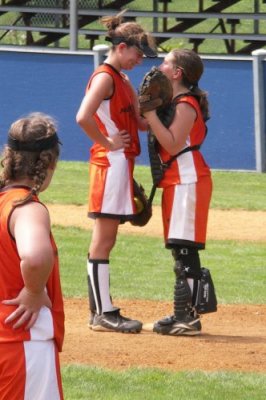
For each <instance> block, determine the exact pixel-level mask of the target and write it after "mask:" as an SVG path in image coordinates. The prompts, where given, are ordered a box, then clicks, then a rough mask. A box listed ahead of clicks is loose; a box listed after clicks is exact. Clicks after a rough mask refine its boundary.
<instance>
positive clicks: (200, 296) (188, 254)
mask: <svg viewBox="0 0 266 400" xmlns="http://www.w3.org/2000/svg"><path fill="white" fill-rule="evenodd" d="M172 255H173V257H174V259H175V260H176V264H175V267H174V271H175V274H176V275H177V282H178V281H179V278H180V277H181V276H182V277H183V280H185V281H187V279H193V281H194V283H193V290H192V289H191V290H192V299H191V306H192V308H193V309H194V310H195V311H196V312H197V314H207V313H211V312H215V311H217V299H216V295H215V289H214V284H213V281H212V278H211V273H210V271H209V270H208V269H207V268H202V267H201V265H200V258H199V254H198V249H195V248H173V249H172ZM178 268H179V269H178ZM180 271H181V272H180ZM182 274H183V275H182ZM177 289H178V290H180V283H179V285H177ZM177 289H176V288H175V301H176V302H177V305H178V306H179V308H180V300H179V298H178V291H177ZM183 290H184V289H183ZM185 300H186V301H187V303H188V297H187V298H185V296H184V298H183V301H185ZM181 303H182V302H181ZM177 305H175V307H176V306H177Z"/></svg>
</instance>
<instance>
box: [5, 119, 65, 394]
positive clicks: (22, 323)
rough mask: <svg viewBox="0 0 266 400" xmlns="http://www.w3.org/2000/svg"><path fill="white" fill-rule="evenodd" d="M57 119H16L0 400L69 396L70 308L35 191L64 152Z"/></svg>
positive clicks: (10, 156)
mask: <svg viewBox="0 0 266 400" xmlns="http://www.w3.org/2000/svg"><path fill="white" fill-rule="evenodd" d="M58 143H59V140H58V137H57V134H56V131H55V125H54V121H53V120H52V119H51V118H50V117H48V116H46V115H43V114H39V113H36V114H31V115H29V116H28V117H26V118H22V119H19V120H18V121H16V122H14V123H13V124H12V126H11V128H10V131H9V136H8V144H7V146H6V148H5V150H4V154H3V159H2V163H1V164H2V167H3V169H2V172H1V175H0V371H1V373H0V399H1V400H10V399H21V400H22V399H25V400H32V399H34V400H47V399H52V400H60V399H63V394H62V383H61V376H60V368H59V357H58V352H59V351H61V349H62V343H63V337H64V310H63V300H62V293H61V286H60V278H59V265H58V255H57V248H56V244H55V242H54V239H53V236H52V234H51V230H50V229H51V227H50V218H49V213H48V210H47V208H46V207H45V206H44V205H43V204H42V203H41V202H40V201H39V199H38V196H37V194H38V193H39V192H40V191H43V190H45V189H46V188H47V187H48V185H49V184H50V181H51V179H52V176H53V173H54V170H55V167H56V162H57V158H58V155H59V144H58Z"/></svg>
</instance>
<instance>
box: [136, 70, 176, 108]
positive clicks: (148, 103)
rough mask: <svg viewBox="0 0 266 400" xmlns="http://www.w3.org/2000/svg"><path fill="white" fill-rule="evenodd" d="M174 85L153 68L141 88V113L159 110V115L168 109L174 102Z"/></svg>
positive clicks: (145, 76)
mask: <svg viewBox="0 0 266 400" xmlns="http://www.w3.org/2000/svg"><path fill="white" fill-rule="evenodd" d="M172 97H173V88H172V84H171V82H170V81H169V79H168V78H167V76H166V75H164V74H163V73H162V72H161V71H160V70H159V69H158V68H157V67H152V68H151V70H150V71H149V72H147V73H146V74H145V75H144V78H143V81H142V82H141V84H140V87H139V96H138V99H139V107H140V113H141V114H143V113H144V112H147V111H151V110H158V112H159V113H161V112H162V110H163V109H165V108H167V107H168V106H169V104H170V103H171V101H172Z"/></svg>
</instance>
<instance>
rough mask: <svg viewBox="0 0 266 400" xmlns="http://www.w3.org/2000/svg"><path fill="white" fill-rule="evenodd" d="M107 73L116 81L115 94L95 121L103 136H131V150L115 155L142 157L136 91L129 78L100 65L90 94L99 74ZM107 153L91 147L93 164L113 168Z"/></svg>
mask: <svg viewBox="0 0 266 400" xmlns="http://www.w3.org/2000/svg"><path fill="white" fill-rule="evenodd" d="M103 72H105V73H107V74H109V75H111V77H112V79H113V94H112V96H111V97H110V98H108V99H106V100H103V101H102V103H101V104H100V106H99V108H98V110H97V112H96V114H95V115H94V119H95V121H96V124H97V126H98V129H99V130H100V132H101V133H102V134H103V135H105V136H107V137H112V136H113V135H114V134H116V133H117V132H118V131H121V130H123V129H125V130H126V131H127V132H128V133H129V134H130V135H131V144H130V147H127V148H126V149H120V150H116V151H113V152H112V153H124V154H125V157H126V158H134V157H136V156H137V155H139V153H140V143H139V137H138V124H137V119H136V115H135V110H134V104H133V100H132V99H133V98H134V97H133V96H134V94H133V92H132V88H131V87H130V86H129V84H128V83H127V81H126V78H125V75H124V74H123V73H122V72H118V71H117V70H116V69H115V68H113V67H112V66H111V65H109V64H103V65H100V66H99V67H98V68H97V69H96V71H95V72H94V73H93V74H92V76H91V78H90V80H89V83H88V86H87V91H88V90H89V87H90V84H91V81H92V79H93V78H94V77H95V75H97V74H99V73H103ZM108 152H109V150H107V149H106V148H105V147H103V146H102V145H100V144H98V143H94V144H93V146H92V147H91V151H90V153H91V159H90V162H91V163H94V164H98V165H105V166H108V165H109V161H108V158H107V153H108Z"/></svg>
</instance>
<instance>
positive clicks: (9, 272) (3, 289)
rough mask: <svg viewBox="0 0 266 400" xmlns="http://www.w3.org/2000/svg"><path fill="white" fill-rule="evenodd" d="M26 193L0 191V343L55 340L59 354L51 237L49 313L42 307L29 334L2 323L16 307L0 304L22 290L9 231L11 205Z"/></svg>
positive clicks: (60, 316) (60, 319)
mask: <svg viewBox="0 0 266 400" xmlns="http://www.w3.org/2000/svg"><path fill="white" fill-rule="evenodd" d="M28 192H29V189H28V188H27V187H23V186H13V187H11V186H10V187H6V188H3V189H1V190H0V342H17V341H27V340H49V339H55V341H56V343H57V346H58V349H59V351H61V349H62V344H63V338H64V309H63V298H62V292H61V285H60V277H59V263H58V254H57V247H56V244H55V241H54V238H53V236H52V234H51V245H52V248H53V250H54V254H55V262H54V266H53V269H52V272H51V274H50V277H49V279H48V282H47V285H46V289H47V293H48V295H49V297H50V299H51V302H52V310H49V309H48V308H47V307H43V308H42V309H41V310H40V314H39V317H38V319H37V321H36V324H35V325H34V326H33V328H31V329H30V330H29V331H25V330H24V327H21V328H18V329H12V326H11V325H6V324H5V323H4V320H5V319H6V318H7V316H8V315H9V314H11V313H12V311H13V310H14V309H15V308H16V307H15V306H7V305H4V304H1V302H2V300H8V299H12V298H15V297H16V296H17V295H18V293H19V292H20V291H21V289H22V288H23V287H24V283H23V278H22V274H21V270H20V258H19V255H18V252H17V248H16V242H15V239H14V238H13V237H12V235H11V233H10V230H9V220H10V216H11V214H12V212H13V211H14V208H15V206H14V202H15V201H16V200H20V199H23V198H25V197H26V195H27V194H28ZM33 201H37V202H39V199H38V197H37V196H35V197H34V198H33ZM41 204H42V203H41Z"/></svg>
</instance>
